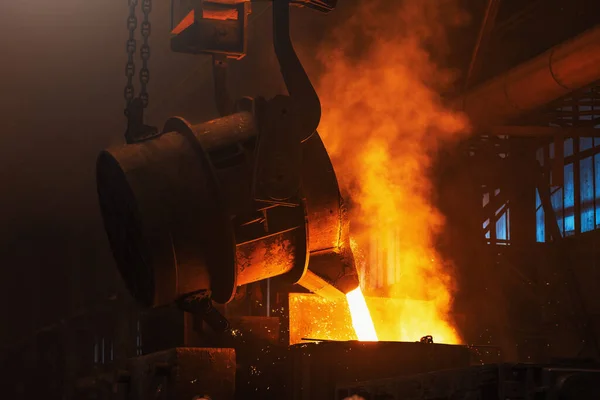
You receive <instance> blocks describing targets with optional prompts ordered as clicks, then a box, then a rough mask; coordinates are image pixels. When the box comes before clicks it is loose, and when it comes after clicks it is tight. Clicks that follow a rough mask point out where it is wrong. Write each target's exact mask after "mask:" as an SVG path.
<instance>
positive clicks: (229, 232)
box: [97, 112, 358, 305]
mask: <svg viewBox="0 0 600 400" xmlns="http://www.w3.org/2000/svg"><path fill="white" fill-rule="evenodd" d="M165 132H167V133H164V134H162V135H161V136H159V137H157V138H155V139H152V140H148V141H145V142H141V143H136V144H132V145H127V146H122V147H118V148H114V149H109V150H107V151H105V152H103V153H102V154H101V156H100V158H99V161H98V168H97V169H98V192H99V197H100V200H101V201H100V202H101V207H102V211H103V216H104V221H105V227H106V230H107V233H108V236H109V239H110V241H111V247H112V248H113V253H114V255H115V259H116V260H117V264H118V266H119V269H120V271H121V274H122V276H123V277H124V279H125V282H126V284H127V286H128V288H129V289H130V290H131V292H132V293H133V294H134V296H135V297H136V298H137V299H138V300H140V301H141V302H142V303H143V304H146V305H163V304H169V303H171V302H173V301H175V300H176V299H178V298H180V297H182V296H186V295H188V294H192V293H194V292H198V291H202V290H206V291H208V290H210V291H211V292H212V295H213V299H214V300H215V301H216V302H219V303H227V302H228V301H230V300H231V298H232V297H233V294H234V292H235V287H237V286H238V285H243V284H246V283H250V282H255V281H259V280H262V279H267V278H270V277H274V276H282V277H285V279H286V281H289V283H295V282H297V281H298V280H299V279H300V278H301V276H302V275H303V273H304V271H305V269H306V267H307V262H306V260H307V257H308V255H309V249H310V250H311V251H312V254H313V256H314V258H313V263H312V264H309V266H308V267H309V268H311V270H312V271H313V272H315V273H316V274H317V275H319V276H321V277H322V278H324V279H325V280H326V281H327V282H328V283H329V284H333V285H335V286H336V287H338V289H340V290H342V291H344V292H347V291H349V290H352V289H354V288H355V287H356V286H358V280H357V276H356V269H355V266H354V262H353V259H352V255H351V253H349V246H348V245H347V243H348V235H347V233H346V234H344V232H347V231H345V230H344V226H345V225H347V223H346V222H347V221H346V222H345V218H344V212H343V208H342V207H341V197H340V193H339V189H338V185H337V180H336V177H335V173H334V171H333V167H332V166H331V162H330V160H329V157H328V155H327V152H326V150H325V148H324V146H323V143H322V142H321V140H320V138H319V136H318V134H315V135H313V136H312V137H311V138H310V139H309V140H307V141H306V142H305V143H303V144H302V149H303V162H302V164H303V168H302V188H301V192H302V194H303V196H302V199H301V204H300V205H299V206H297V207H284V206H270V207H266V208H259V207H257V205H256V204H255V203H254V202H253V199H252V196H251V187H252V170H253V165H254V164H253V163H254V149H255V145H256V141H255V137H256V135H257V127H256V124H255V121H254V117H253V116H252V114H250V113H248V112H240V113H238V114H234V115H231V116H228V117H224V118H220V119H218V120H215V121H210V122H207V123H203V124H199V125H196V126H191V125H190V124H189V123H187V121H185V120H183V119H181V118H172V119H170V120H169V121H167V123H166V124H165ZM307 230H308V234H307ZM307 236H308V237H307ZM307 247H308V248H307ZM319 260H326V261H327V262H321V263H319V262H318V261H319ZM238 280H239V281H238Z"/></svg>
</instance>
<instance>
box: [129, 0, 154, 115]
mask: <svg viewBox="0 0 600 400" xmlns="http://www.w3.org/2000/svg"><path fill="white" fill-rule="evenodd" d="M138 1H139V0H127V2H128V5H129V16H128V17H127V30H128V31H129V38H128V39H127V43H126V50H127V64H126V65H125V76H126V77H127V84H126V85H125V91H124V97H125V115H127V114H128V109H129V105H130V104H131V102H132V101H133V99H134V97H135V87H134V85H133V78H134V76H135V73H136V67H135V55H136V51H137V41H136V39H135V31H136V29H137V27H138V19H137V16H136V11H137V6H138ZM151 11H152V0H142V13H143V15H144V19H143V21H142V24H141V27H140V30H141V34H142V46H141V47H140V58H141V59H142V68H141V69H140V95H139V98H140V100H141V101H142V105H143V107H144V108H146V107H148V101H149V97H148V91H147V86H148V82H150V70H149V69H148V60H149V59H150V44H149V40H150V33H151V30H152V26H151V25H150V12H151Z"/></svg>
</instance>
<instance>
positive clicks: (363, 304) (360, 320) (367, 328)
mask: <svg viewBox="0 0 600 400" xmlns="http://www.w3.org/2000/svg"><path fill="white" fill-rule="evenodd" d="M346 300H348V308H349V309H350V315H351V317H352V326H353V327H354V332H355V333H356V336H357V337H358V340H360V341H363V342H376V341H377V340H378V339H377V332H375V325H373V319H372V318H371V313H370V312H369V308H368V307H367V301H366V300H365V297H364V296H363V293H362V290H360V287H357V288H356V289H354V290H353V291H351V292H350V293H348V294H347V295H346Z"/></svg>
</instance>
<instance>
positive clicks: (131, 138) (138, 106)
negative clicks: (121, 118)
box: [125, 97, 160, 144]
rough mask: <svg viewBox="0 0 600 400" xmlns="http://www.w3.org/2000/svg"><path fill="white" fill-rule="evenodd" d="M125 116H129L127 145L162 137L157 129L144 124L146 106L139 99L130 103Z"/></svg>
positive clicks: (126, 136)
mask: <svg viewBox="0 0 600 400" xmlns="http://www.w3.org/2000/svg"><path fill="white" fill-rule="evenodd" d="M125 115H126V116H127V131H126V132H125V141H126V142H127V144H132V143H138V142H143V141H145V140H149V139H152V138H154V137H156V136H160V133H159V132H158V129H157V128H156V127H154V126H150V125H145V124H144V106H143V103H142V100H141V99H140V98H139V97H136V98H135V99H133V100H132V101H131V103H129V105H128V106H127V110H126V111H125Z"/></svg>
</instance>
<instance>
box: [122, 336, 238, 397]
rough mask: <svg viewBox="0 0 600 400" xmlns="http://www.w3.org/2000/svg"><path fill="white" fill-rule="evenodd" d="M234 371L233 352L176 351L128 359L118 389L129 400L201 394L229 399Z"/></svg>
mask: <svg viewBox="0 0 600 400" xmlns="http://www.w3.org/2000/svg"><path fill="white" fill-rule="evenodd" d="M235 371H236V356H235V351H234V350H233V349H209V348H205V349H200V348H176V349H171V350H166V351H162V352H158V353H154V354H150V355H147V356H143V357H138V358H135V359H133V360H131V362H130V366H129V368H128V371H127V372H128V375H129V377H128V379H127V381H126V382H124V384H123V385H122V386H125V387H122V388H121V390H123V391H124V392H126V393H129V396H130V397H128V398H129V399H131V400H147V399H156V398H158V399H160V398H165V399H174V400H179V399H181V400H184V399H185V400H190V399H194V398H196V396H198V397H199V398H200V397H202V396H205V395H209V396H210V398H212V399H219V400H233V398H234V393H235Z"/></svg>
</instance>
